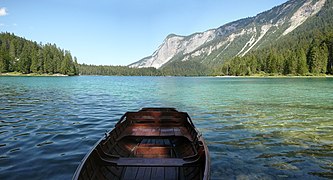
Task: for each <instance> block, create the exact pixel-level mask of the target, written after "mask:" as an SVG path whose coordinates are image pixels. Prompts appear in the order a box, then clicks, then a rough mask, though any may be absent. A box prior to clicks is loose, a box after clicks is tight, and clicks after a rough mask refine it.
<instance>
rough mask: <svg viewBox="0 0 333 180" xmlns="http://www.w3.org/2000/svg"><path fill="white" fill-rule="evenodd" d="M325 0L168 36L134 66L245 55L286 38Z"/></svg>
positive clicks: (295, 1)
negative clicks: (192, 32) (185, 33)
mask: <svg viewBox="0 0 333 180" xmlns="http://www.w3.org/2000/svg"><path fill="white" fill-rule="evenodd" d="M325 2H326V0H290V1H288V2H286V3H284V4H282V5H280V6H277V7H274V8H273V9H271V10H269V11H266V12H263V13H261V14H258V15H257V16H255V17H251V18H246V19H241V20H238V21H234V22H231V23H228V24H226V25H224V26H221V27H219V28H216V29H211V30H208V31H205V32H201V33H195V34H192V35H189V36H177V35H174V34H172V35H169V36H168V37H167V38H166V39H165V40H164V42H163V43H162V45H160V47H159V48H158V49H157V50H156V51H155V52H154V53H153V54H152V55H151V56H148V57H146V58H143V59H142V60H140V61H137V62H135V63H133V64H131V65H129V66H131V67H139V68H141V67H155V68H161V67H163V66H164V65H166V64H167V63H168V62H171V61H188V60H194V61H199V62H201V63H204V64H208V65H214V64H218V63H222V62H223V61H224V60H226V59H229V58H232V57H235V56H244V55H245V54H247V53H248V52H250V51H251V50H254V49H257V48H260V47H264V46H266V45H269V44H270V43H271V42H272V41H274V40H276V39H278V38H283V37H284V36H285V35H287V34H288V33H291V32H292V31H293V30H295V29H296V28H297V27H299V26H301V25H302V24H303V23H304V22H305V21H306V20H307V19H308V18H310V17H312V16H314V15H316V14H317V13H318V12H319V11H320V10H321V8H322V7H323V6H324V5H325Z"/></svg>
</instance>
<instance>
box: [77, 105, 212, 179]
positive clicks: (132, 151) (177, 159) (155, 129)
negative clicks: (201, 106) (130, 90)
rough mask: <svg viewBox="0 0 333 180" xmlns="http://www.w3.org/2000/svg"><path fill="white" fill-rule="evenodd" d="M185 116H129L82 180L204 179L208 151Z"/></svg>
mask: <svg viewBox="0 0 333 180" xmlns="http://www.w3.org/2000/svg"><path fill="white" fill-rule="evenodd" d="M188 118H189V117H188V115H187V114H186V113H179V112H173V111H167V112H155V111H140V112H135V113H134V112H133V113H126V114H125V115H124V116H123V118H122V120H121V121H120V122H119V123H118V124H117V125H116V128H115V129H114V130H112V131H111V132H110V133H108V134H106V137H105V138H104V139H103V140H101V141H100V142H99V144H98V145H97V146H96V148H95V149H94V150H93V151H92V153H91V156H89V157H88V159H87V160H86V161H87V162H86V163H85V166H84V167H82V171H83V172H81V173H82V176H80V177H79V179H160V180H162V179H202V177H203V173H204V165H205V152H204V147H203V144H202V141H200V140H199V139H198V134H197V131H196V130H195V129H194V128H193V127H194V126H192V124H191V121H188Z"/></svg>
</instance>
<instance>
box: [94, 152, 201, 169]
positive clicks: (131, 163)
mask: <svg viewBox="0 0 333 180" xmlns="http://www.w3.org/2000/svg"><path fill="white" fill-rule="evenodd" d="M92 155H93V156H95V158H98V159H99V160H100V163H103V164H105V165H111V166H126V167H183V166H194V165H195V164H197V162H198V161H199V160H200V156H199V154H196V155H195V156H191V157H188V158H122V157H117V156H109V155H106V154H104V153H102V154H100V152H99V151H98V150H94V152H93V153H92Z"/></svg>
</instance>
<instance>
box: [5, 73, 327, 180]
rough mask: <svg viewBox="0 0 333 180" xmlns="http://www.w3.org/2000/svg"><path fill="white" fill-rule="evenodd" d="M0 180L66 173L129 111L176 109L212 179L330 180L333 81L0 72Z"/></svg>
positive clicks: (55, 176) (64, 175)
mask: <svg viewBox="0 0 333 180" xmlns="http://www.w3.org/2000/svg"><path fill="white" fill-rule="evenodd" d="M0 85H1V86H0V179H50V178H51V179H70V178H71V177H72V175H73V173H74V171H75V169H76V168H77V166H78V164H79V163H80V161H81V160H82V158H83V157H84V156H85V154H86V153H87V152H88V151H89V150H90V148H91V147H92V146H93V145H94V144H95V143H96V141H97V140H98V139H99V138H101V137H102V136H103V134H104V132H106V131H109V130H110V129H112V128H113V127H114V125H115V123H116V122H117V120H118V119H119V118H120V117H121V116H122V115H123V114H124V113H125V112H126V111H136V110H138V109H140V108H142V107H147V106H168V107H176V108H177V109H179V110H182V111H186V112H188V113H189V114H190V116H191V117H192V119H193V121H194V123H195V124H196V126H197V127H198V129H199V130H200V131H201V132H202V133H203V136H204V138H205V139H206V141H207V144H208V146H209V150H210V154H211V160H212V167H211V170H212V172H211V175H212V179H219V178H221V177H223V178H225V179H284V178H291V179H321V178H323V179H324V178H332V169H333V140H332V139H333V119H332V117H333V116H332V115H333V111H332V110H333V106H332V102H333V94H332V93H331V90H332V89H333V80H332V79H287V78H286V79H278V78H277V79H260V78H257V79H251V78H250V79H248V78H237V79H233V78H231V79H227V78H223V79H220V78H183V77H172V78H169V77H65V78H56V77H0Z"/></svg>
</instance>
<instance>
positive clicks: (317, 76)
mask: <svg viewBox="0 0 333 180" xmlns="http://www.w3.org/2000/svg"><path fill="white" fill-rule="evenodd" d="M214 77H216V78H333V75H316V76H282V75H277V76H260V75H253V76H214Z"/></svg>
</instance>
